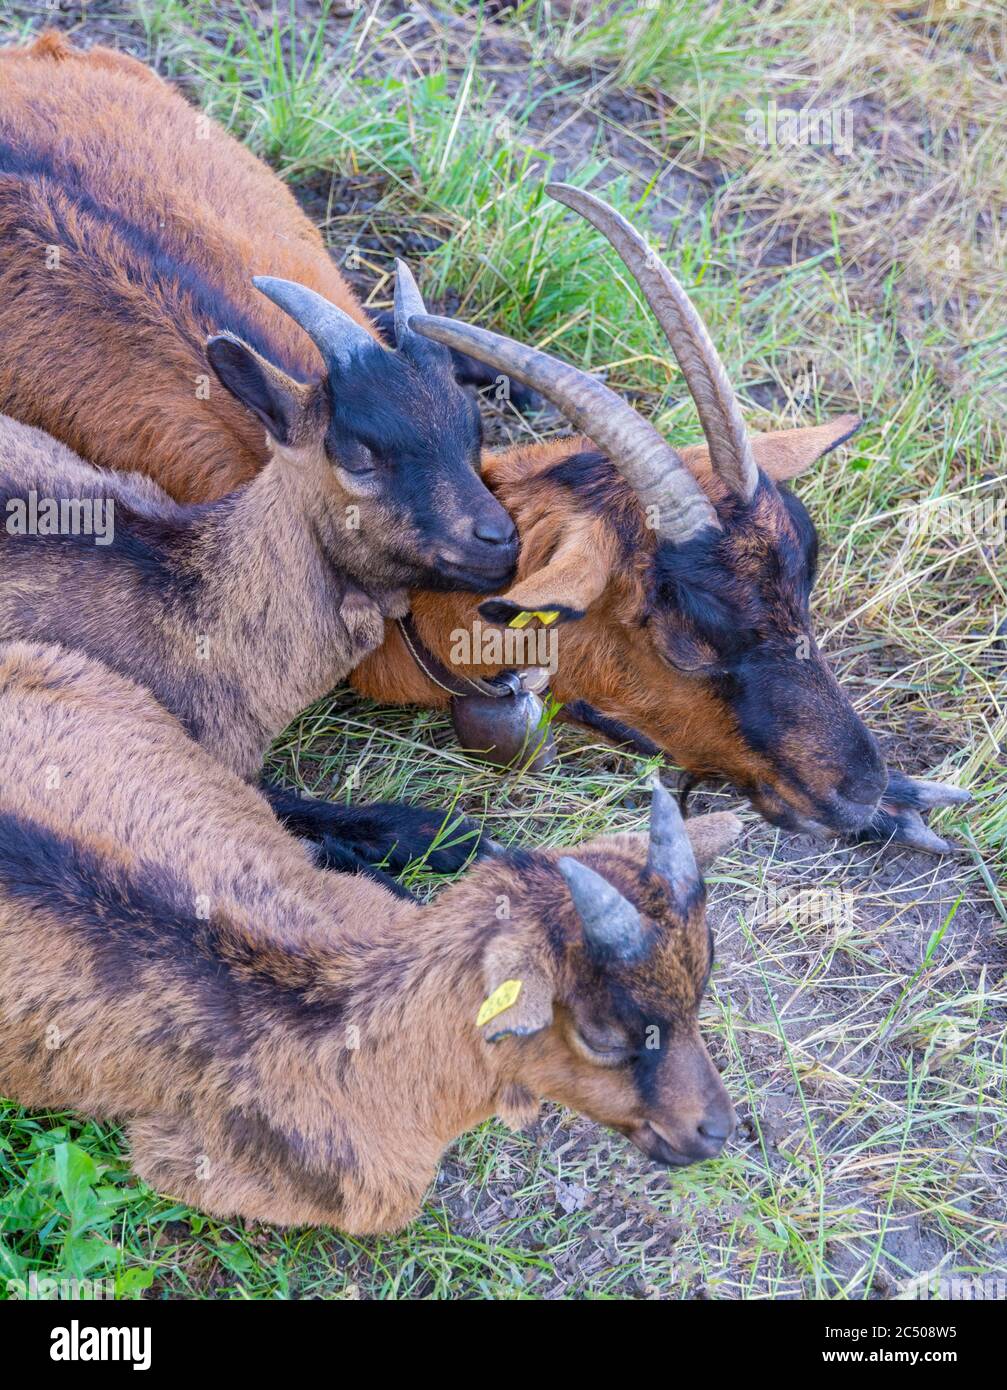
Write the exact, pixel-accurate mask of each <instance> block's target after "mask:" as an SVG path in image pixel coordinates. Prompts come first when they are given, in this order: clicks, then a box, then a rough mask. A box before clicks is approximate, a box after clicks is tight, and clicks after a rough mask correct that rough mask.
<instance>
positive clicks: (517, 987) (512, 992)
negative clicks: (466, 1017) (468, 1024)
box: [476, 980, 521, 1028]
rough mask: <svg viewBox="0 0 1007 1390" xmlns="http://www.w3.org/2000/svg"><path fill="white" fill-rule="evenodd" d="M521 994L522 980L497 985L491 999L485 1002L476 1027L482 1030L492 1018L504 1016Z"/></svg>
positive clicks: (506, 981) (505, 981)
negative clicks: (499, 1015)
mask: <svg viewBox="0 0 1007 1390" xmlns="http://www.w3.org/2000/svg"><path fill="white" fill-rule="evenodd" d="M520 993H521V981H520V980H504V982H503V984H502V985H497V987H496V989H495V990H494V991H493V993H492V994H491V995H490V996H489V998H488V999H484V1000H483V1003H482V1008H481V1009H480V1010H479V1014H478V1016H477V1018H476V1027H477V1028H481V1027H482V1026H483V1024H484V1023H489V1021H490V1019H491V1018H496V1016H497V1014H502V1013H503V1011H504V1009H509V1008H510V1006H511V1005H512V1004H513V1003H514V1001H515V1000H516V999H517V997H518V995H519V994H520Z"/></svg>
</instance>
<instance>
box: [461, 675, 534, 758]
mask: <svg viewBox="0 0 1007 1390" xmlns="http://www.w3.org/2000/svg"><path fill="white" fill-rule="evenodd" d="M499 679H500V680H501V681H506V682H507V684H508V686H509V690H508V691H507V693H506V694H503V695H500V696H493V695H455V696H453V697H452V700H451V721H452V723H453V724H454V727H455V734H456V735H457V738H458V742H459V743H460V744H461V746H462V748H463V749H464V750H465V751H466V753H468V754H469V755H470V757H473V758H476V759H478V760H479V761H480V762H486V763H490V764H492V765H493V766H494V767H515V768H516V767H520V768H526V769H527V770H528V771H529V772H541V771H542V770H543V769H544V768H547V767H548V766H549V765H550V764H551V763H552V762H553V761H554V760H555V757H556V744H555V741H554V739H553V736H552V731H551V730H549V729H544V728H543V721H542V716H543V714H544V712H545V706H544V705H543V704H542V701H541V699H540V698H539V696H538V695H537V694H536V693H535V691H533V690H528V689H526V688H525V686H524V685H523V683H522V681H521V678H520V676H518V675H517V673H516V672H514V671H506V672H504V673H503V674H502V675H501V676H500V677H499Z"/></svg>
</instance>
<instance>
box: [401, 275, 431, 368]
mask: <svg viewBox="0 0 1007 1390" xmlns="http://www.w3.org/2000/svg"><path fill="white" fill-rule="evenodd" d="M426 312H427V306H426V305H425V304H424V303H423V296H422V295H421V294H420V287H419V285H417V283H416V280H415V277H414V276H413V272H412V271H411V270H410V269H409V267H408V266H407V265H406V263H405V261H402V260H396V262H395V341H396V343H398V345H399V346H400V347H401V346H402V343H403V342H404V340H405V337H406V334H407V333H408V332H409V320H410V319H411V318H412V317H413V315H414V314H425V313H426Z"/></svg>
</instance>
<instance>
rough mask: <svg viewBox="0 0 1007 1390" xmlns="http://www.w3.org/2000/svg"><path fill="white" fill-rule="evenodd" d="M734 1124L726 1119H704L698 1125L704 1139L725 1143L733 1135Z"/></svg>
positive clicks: (714, 1142) (715, 1142)
mask: <svg viewBox="0 0 1007 1390" xmlns="http://www.w3.org/2000/svg"><path fill="white" fill-rule="evenodd" d="M733 1128H734V1126H733V1124H732V1123H731V1122H730V1121H728V1120H726V1119H720V1118H718V1119H711V1120H704V1121H703V1122H702V1124H700V1125H698V1126H697V1129H698V1132H699V1133H700V1134H701V1135H702V1137H703V1138H704V1139H708V1140H709V1141H710V1142H711V1143H713V1144H725V1143H726V1142H727V1140H728V1139H729V1138H730V1137H731V1130H732V1129H733Z"/></svg>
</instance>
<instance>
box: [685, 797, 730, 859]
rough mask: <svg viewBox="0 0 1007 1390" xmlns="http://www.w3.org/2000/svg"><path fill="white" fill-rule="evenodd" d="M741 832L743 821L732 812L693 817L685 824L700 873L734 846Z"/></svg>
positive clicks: (713, 812) (715, 812)
mask: <svg viewBox="0 0 1007 1390" xmlns="http://www.w3.org/2000/svg"><path fill="white" fill-rule="evenodd" d="M741 830H742V826H741V821H740V820H739V819H738V817H737V816H736V815H734V814H733V813H732V812H731V811H711V812H710V814H709V815H707V816H691V817H690V818H689V819H688V820H687V821H686V822H685V831H686V834H687V835H688V837H689V841H690V843H691V845H692V852H693V854H694V855H695V856H696V863H697V864H698V866H699V870H700V872H702V871H703V870H704V869H705V868H706V867H707V865H708V864H712V863H713V861H714V860H715V859H716V858H717V856H718V855H719V854H723V853H724V850H726V849H729V848H730V847H731V845H733V844H734V842H735V840H736V839H737V838H738V836H739V835H740V834H741Z"/></svg>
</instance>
